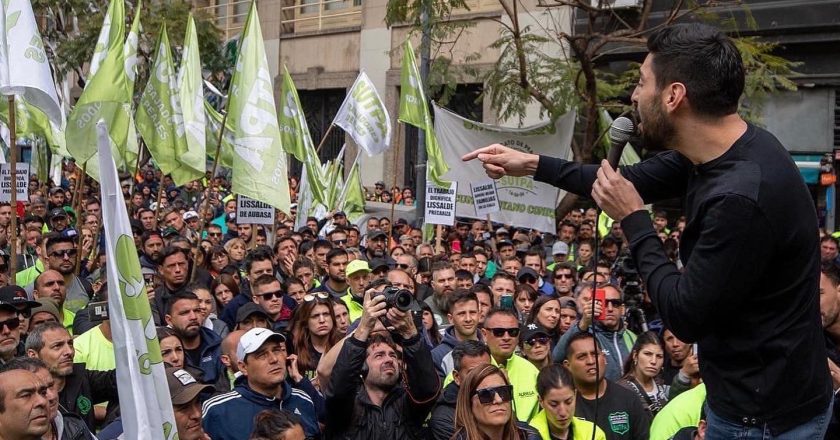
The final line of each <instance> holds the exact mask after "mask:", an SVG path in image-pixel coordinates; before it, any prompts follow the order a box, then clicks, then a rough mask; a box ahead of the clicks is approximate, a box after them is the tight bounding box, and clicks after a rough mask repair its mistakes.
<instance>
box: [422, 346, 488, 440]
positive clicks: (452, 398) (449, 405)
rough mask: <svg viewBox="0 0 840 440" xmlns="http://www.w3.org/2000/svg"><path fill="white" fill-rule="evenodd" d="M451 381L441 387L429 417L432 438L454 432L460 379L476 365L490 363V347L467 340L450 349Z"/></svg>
mask: <svg viewBox="0 0 840 440" xmlns="http://www.w3.org/2000/svg"><path fill="white" fill-rule="evenodd" d="M452 362H453V364H454V369H453V370H452V382H450V383H449V385H447V386H445V387H444V388H443V393H441V395H440V398H439V399H438V401H437V403H436V404H435V407H434V409H432V415H431V416H430V417H429V430H430V431H431V432H430V434H431V436H432V438H433V439H434V440H449V439H451V438H452V434H454V433H455V406H456V404H457V402H458V390H459V389H460V387H461V380H463V379H464V378H465V377H467V374H470V371H472V370H473V368H475V367H476V366H478V365H481V364H489V363H490V349H489V348H487V345H485V344H484V343H482V342H479V341H472V340H467V341H463V342H460V343H458V345H456V346H455V348H453V349H452Z"/></svg>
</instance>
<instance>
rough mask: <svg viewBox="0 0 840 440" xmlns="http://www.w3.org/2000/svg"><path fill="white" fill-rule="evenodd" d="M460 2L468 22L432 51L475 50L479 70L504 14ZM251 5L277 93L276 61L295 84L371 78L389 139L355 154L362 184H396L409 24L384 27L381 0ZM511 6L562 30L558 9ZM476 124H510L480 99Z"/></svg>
mask: <svg viewBox="0 0 840 440" xmlns="http://www.w3.org/2000/svg"><path fill="white" fill-rule="evenodd" d="M196 1H199V0H196ZM201 1H203V2H205V3H207V2H210V3H212V4H213V5H217V6H215V9H214V10H222V9H223V8H221V6H219V5H220V4H222V3H224V5H223V6H225V8H226V9H224V10H228V11H230V10H234V9H235V8H236V5H237V2H240V1H250V0H201ZM226 2H232V3H226ZM467 3H468V4H469V5H470V7H471V9H470V10H469V11H467V10H463V11H456V12H455V13H454V14H453V19H454V20H469V21H472V22H473V23H474V26H473V27H471V28H468V29H466V30H465V31H464V33H463V34H462V35H461V36H460V37H459V38H458V39H457V41H456V42H455V43H453V44H444V45H441V46H439V47H435V48H433V52H432V56H436V55H439V56H446V57H451V58H452V59H453V61H454V65H455V66H456V67H457V66H464V65H465V64H466V63H467V57H469V56H476V55H477V58H475V59H473V60H471V61H470V66H471V67H475V68H478V70H479V71H483V70H486V69H489V68H490V67H491V66H492V65H493V64H494V63H495V62H496V60H497V59H498V57H499V50H498V49H494V48H491V47H490V45H491V44H492V43H493V42H494V41H495V40H496V39H497V38H499V36H500V35H501V29H502V27H501V25H500V24H499V23H498V20H500V19H503V17H504V14H503V11H502V7H501V6H500V4H499V1H498V0H468V1H467ZM258 5H259V13H260V21H261V24H262V29H263V37H264V39H265V41H266V51H267V54H268V58H269V64H270V69H271V72H272V74H273V75H274V77H275V89H276V90H277V91H278V92H279V84H280V78H279V77H278V75H279V74H280V73H281V72H282V68H283V65H286V66H287V67H288V69H289V72H290V73H291V75H292V78H293V79H294V81H295V84H296V85H297V87H298V89H300V90H319V89H334V88H349V87H350V86H351V85H352V83H353V81H354V80H355V79H356V76H357V75H358V73H359V72H360V71H362V70H364V71H365V72H366V73H367V75H368V76H369V77H370V78H371V80H372V81H373V83H374V84H375V86H376V87H377V90H378V91H379V94H380V96H381V97H382V99H383V100H384V101H385V103H386V105H387V107H388V110H389V112H390V116H391V122H392V125H393V127H394V129H393V136H394V138H393V139H392V142H391V145H392V147H391V149H389V150H388V151H387V152H386V153H385V154H383V155H380V156H377V157H373V158H369V157H367V156H366V155H365V154H362V156H361V164H362V170H363V171H362V179H363V184H364V185H366V186H372V185H373V183H374V182H375V181H377V180H384V181H385V182H386V184H387V185H388V186H390V185H392V183H393V182H394V178H395V177H396V183H397V185H400V186H402V185H403V182H404V175H403V173H404V162H405V148H404V144H405V130H404V127H398V124H397V115H398V107H399V84H400V67H401V62H402V48H401V45H402V44H403V42H404V41H405V40H406V39H408V38H410V39H411V41H412V44H413V45H414V47H415V50H419V45H420V36H419V33H417V32H414V33H412V32H411V28H410V27H409V26H405V25H395V26H393V27H392V28H390V29H389V28H387V27H386V25H385V8H386V5H387V0H260V2H259V3H258ZM211 6H212V5H211ZM246 12H247V11H246ZM519 12H520V13H519V18H520V24H521V25H522V26H526V25H531V26H532V27H533V28H534V29H544V30H545V32H546V34H547V35H549V34H550V33H552V32H556V31H557V30H558V29H560V30H563V31H570V28H571V19H570V17H569V16H568V13H567V12H564V11H563V10H562V8H552V9H551V10H550V11H548V10H546V9H545V8H541V7H538V6H537V0H523V1H522V3H521V7H520V11H519ZM220 23H223V24H225V26H226V27H225V28H224V30H225V31H226V33H229V34H231V35H235V34H236V33H237V32H238V30H237V28H236V26H235V20H231V19H229V18H228V19H224V18H220ZM231 23H233V25H231ZM242 24H243V25H244V18H243V22H242ZM547 50H554V51H560V50H561V49H560V46H559V45H552V47H551V48H547ZM418 60H419V56H418ZM456 71H457V70H456ZM459 75H460V76H459V77H458V81H459V82H460V83H478V82H480V81H481V79H480V78H479V77H475V76H470V75H468V74H466V73H464V72H463V71H462V72H461V73H460V74H459ZM538 109H539V107H538V105H537V104H536V103H534V104H533V105H532V106H531V108H530V109H529V114H528V115H527V116H526V118H525V119H524V124H525V125H530V124H533V123H537V122H539V118H538V113H539V111H538ZM304 110H305V109H304ZM484 122H488V123H500V122H501V123H503V124H506V125H516V123H518V121H498V120H497V118H496V116H495V114H494V113H493V112H492V110H491V109H490V107H489V102H488V100H485V102H484ZM347 143H348V150H347V152H346V153H345V158H346V165H347V168H348V169H349V165H350V163H351V162H352V160H353V158H354V157H355V153H356V147H355V146H354V145H352V140H351V139H350V138H349V137H347ZM395 164H396V166H395Z"/></svg>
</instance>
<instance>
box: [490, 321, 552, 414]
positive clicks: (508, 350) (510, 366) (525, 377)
mask: <svg viewBox="0 0 840 440" xmlns="http://www.w3.org/2000/svg"><path fill="white" fill-rule="evenodd" d="M481 335H482V336H483V337H484V342H486V343H487V347H488V348H490V357H491V360H492V363H493V365H496V366H498V367H499V368H502V369H504V370H505V371H506V372H507V375H508V379H510V384H511V385H513V393H514V396H513V403H514V406H515V407H516V418H517V419H519V420H520V421H522V422H526V423H527V422H528V421H529V420H531V417H534V415H536V414H537V411H539V405H538V401H539V398H538V396H537V392H536V389H537V374H538V373H539V370H537V367H535V366H534V364H532V363H530V362H528V361H527V360H526V359H525V358H522V357H520V356H517V355H516V354H514V352H515V351H516V346H517V345H518V343H519V319H518V317H517V316H516V312H515V311H513V310H509V309H498V308H496V309H492V310H490V311H489V312H488V313H487V317H486V318H485V319H484V327H483V328H482V329H481Z"/></svg>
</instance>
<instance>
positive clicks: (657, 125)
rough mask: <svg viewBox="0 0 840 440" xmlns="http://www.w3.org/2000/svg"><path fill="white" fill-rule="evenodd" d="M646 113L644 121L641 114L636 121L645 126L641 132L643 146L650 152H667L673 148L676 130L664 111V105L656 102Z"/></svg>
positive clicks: (637, 115)
mask: <svg viewBox="0 0 840 440" xmlns="http://www.w3.org/2000/svg"><path fill="white" fill-rule="evenodd" d="M637 112H638V110H637ZM645 113H646V114H645V118H644V120H642V118H641V115H640V114H639V113H637V114H636V119H637V120H639V121H641V122H642V124H643V125H642V127H641V130H639V132H640V136H641V146H642V147H643V148H644V149H646V150H648V151H665V150H668V149H669V148H672V144H673V142H674V137H675V131H676V130H675V129H674V125H673V124H672V123H671V121H669V120H668V116H667V115H666V114H665V112H664V111H663V109H662V104H660V103H659V102H656V103H655V104H653V105H651V106H650V107H649V108H648V109H647V111H646V112H645Z"/></svg>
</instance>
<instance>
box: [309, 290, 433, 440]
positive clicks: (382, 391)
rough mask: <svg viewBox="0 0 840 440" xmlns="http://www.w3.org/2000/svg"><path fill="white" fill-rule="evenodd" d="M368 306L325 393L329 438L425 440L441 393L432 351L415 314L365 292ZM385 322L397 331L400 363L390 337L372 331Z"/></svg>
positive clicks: (339, 360) (349, 338)
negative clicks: (427, 424)
mask: <svg viewBox="0 0 840 440" xmlns="http://www.w3.org/2000/svg"><path fill="white" fill-rule="evenodd" d="M372 295H374V296H373V297H371V296H372ZM364 307H365V310H364V312H363V313H362V317H361V318H359V326H358V327H357V328H356V330H355V331H354V333H353V334H351V335H350V336H348V337H347V338H346V339H345V341H344V345H343V346H342V348H341V351H340V353H339V355H338V360H337V361H336V363H335V366H334V367H333V369H332V375H331V376H330V380H329V384H328V387H327V389H326V393H325V397H326V400H327V403H326V421H325V425H326V428H327V436H326V438H328V439H339V438H340V439H360V440H361V439H364V440H377V439H383V440H384V439H389V440H390V439H410V440H419V439H423V438H425V437H424V435H423V431H422V426H423V421H424V420H425V419H426V416H428V415H429V411H430V410H431V409H432V406H433V405H434V403H435V399H436V398H437V396H438V392H439V391H440V379H438V377H437V375H436V374H433V371H434V365H433V363H432V354H431V352H429V347H428V345H426V343H425V341H424V340H423V338H422V337H421V335H420V333H419V332H418V331H417V327H415V325H414V320H413V319H412V318H411V314H410V313H404V312H401V311H399V310H397V309H396V308H387V306H386V303H385V297H384V296H382V295H379V294H376V293H375V292H373V289H368V291H367V292H366V293H365V299H364ZM384 318H387V321H388V322H389V323H391V324H392V325H393V327H394V330H393V334H394V337H395V338H396V339H398V340H399V345H400V346H401V347H402V361H401V360H400V358H399V357H398V355H397V350H398V349H399V347H397V345H396V344H395V343H394V341H393V340H392V338H391V337H390V336H388V335H387V334H382V333H373V330H374V327H375V326H376V323H377V322H379V320H380V319H383V320H384ZM403 365H404V366H403ZM360 376H361V381H360V380H359V379H360ZM403 376H405V380H401V379H402V378H403ZM360 382H361V383H360Z"/></svg>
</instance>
